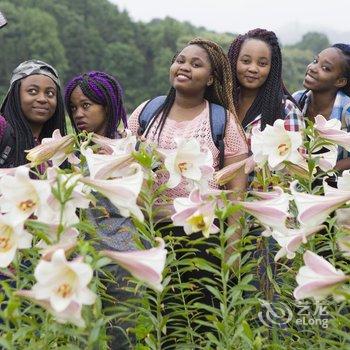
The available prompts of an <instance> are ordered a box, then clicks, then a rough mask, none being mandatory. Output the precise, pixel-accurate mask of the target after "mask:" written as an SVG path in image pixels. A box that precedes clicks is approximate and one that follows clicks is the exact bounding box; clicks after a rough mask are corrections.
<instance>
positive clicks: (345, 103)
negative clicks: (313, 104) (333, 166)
mask: <svg viewBox="0 0 350 350" xmlns="http://www.w3.org/2000/svg"><path fill="white" fill-rule="evenodd" d="M305 91H306V90H300V91H297V92H294V94H293V97H294V99H295V101H296V102H298V103H300V99H301V97H302V95H303V94H304V92H305ZM311 96H312V92H311V91H308V92H307V93H306V99H305V103H304V106H303V110H302V114H303V116H304V117H306V116H305V114H306V112H307V109H308V107H309V104H310V101H311ZM329 119H337V120H339V121H340V122H341V129H342V130H344V131H346V132H350V97H349V96H348V95H346V94H344V92H342V91H338V93H337V96H336V97H335V100H334V104H333V109H332V112H331V115H330V116H329ZM338 150H339V151H338V160H340V159H344V158H347V157H349V155H350V154H349V152H347V151H346V150H345V149H344V148H343V147H340V146H339V148H338Z"/></svg>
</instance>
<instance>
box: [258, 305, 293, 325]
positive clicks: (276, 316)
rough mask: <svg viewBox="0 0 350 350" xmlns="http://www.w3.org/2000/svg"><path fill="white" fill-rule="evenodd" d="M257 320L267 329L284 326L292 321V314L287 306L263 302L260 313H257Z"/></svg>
mask: <svg viewBox="0 0 350 350" xmlns="http://www.w3.org/2000/svg"><path fill="white" fill-rule="evenodd" d="M258 317H259V320H260V322H261V323H262V324H264V325H265V326H267V327H273V326H285V325H287V324H288V323H289V322H290V321H291V320H292V319H293V312H292V310H291V309H290V308H289V306H288V305H286V304H284V303H281V302H276V303H268V302H263V304H262V311H260V312H259V313H258Z"/></svg>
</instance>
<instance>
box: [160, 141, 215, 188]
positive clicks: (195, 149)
mask: <svg viewBox="0 0 350 350" xmlns="http://www.w3.org/2000/svg"><path fill="white" fill-rule="evenodd" d="M175 142H176V144H177V148H176V149H173V150H159V152H160V153H161V154H162V155H163V156H164V157H165V160H164V164H165V167H166V169H167V170H168V172H169V175H170V177H169V180H168V183H167V186H168V187H169V188H175V187H176V186H177V185H179V184H180V182H181V180H182V178H186V179H188V180H192V181H195V182H200V181H201V179H202V177H203V170H205V171H206V170H207V169H208V167H212V166H213V155H212V153H211V152H210V150H209V149H204V150H201V145H200V144H199V142H198V141H197V140H196V139H184V138H179V137H176V138H175ZM212 173H213V171H212Z"/></svg>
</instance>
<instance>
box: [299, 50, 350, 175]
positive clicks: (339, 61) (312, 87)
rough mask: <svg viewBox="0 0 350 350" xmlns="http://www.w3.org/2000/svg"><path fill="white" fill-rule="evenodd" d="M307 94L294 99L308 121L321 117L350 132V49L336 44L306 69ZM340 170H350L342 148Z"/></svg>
mask: <svg viewBox="0 0 350 350" xmlns="http://www.w3.org/2000/svg"><path fill="white" fill-rule="evenodd" d="M303 85H304V87H305V88H306V90H300V91H297V92H295V93H294V94H293V97H294V98H295V99H296V101H297V102H298V103H299V104H300V107H301V109H302V113H303V115H304V116H305V118H307V119H309V120H311V121H314V120H315V117H316V116H317V115H318V114H321V115H323V116H324V117H325V118H326V119H336V120H339V121H340V122H341V128H342V130H343V131H346V132H350V45H346V44H335V45H333V46H332V47H328V48H326V49H324V50H322V51H321V52H320V53H319V54H318V55H317V56H316V57H315V58H314V60H313V61H312V62H311V63H310V64H309V65H308V66H307V69H306V73H305V78H304V82H303ZM336 168H337V169H338V170H345V169H350V157H349V152H347V151H346V150H345V149H344V148H342V147H340V148H339V152H338V160H337V164H336Z"/></svg>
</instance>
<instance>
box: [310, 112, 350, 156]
mask: <svg viewBox="0 0 350 350" xmlns="http://www.w3.org/2000/svg"><path fill="white" fill-rule="evenodd" d="M314 127H315V130H316V131H317V133H318V135H319V136H320V137H321V138H323V139H325V140H328V141H331V142H333V143H335V144H337V145H339V146H341V147H343V148H345V149H346V150H347V151H350V133H348V132H346V131H344V130H341V121H340V120H338V119H329V120H327V119H326V118H324V117H323V116H322V115H320V114H319V115H317V116H316V117H315V124H314ZM327 147H328V146H327Z"/></svg>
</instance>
